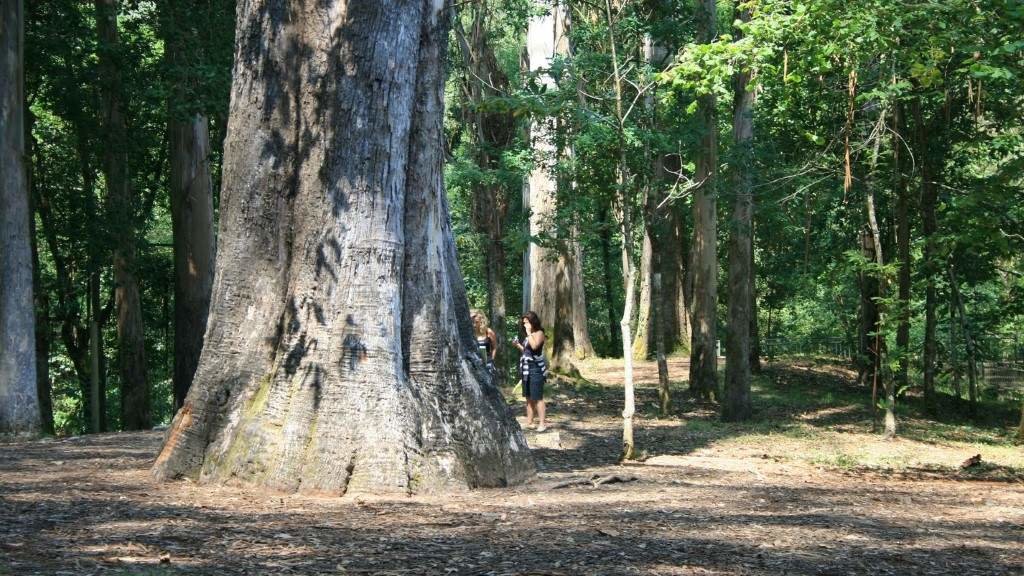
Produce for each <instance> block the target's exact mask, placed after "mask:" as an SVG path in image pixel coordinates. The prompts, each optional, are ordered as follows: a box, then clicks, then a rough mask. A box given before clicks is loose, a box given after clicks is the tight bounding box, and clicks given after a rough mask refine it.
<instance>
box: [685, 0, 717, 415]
mask: <svg viewBox="0 0 1024 576" xmlns="http://www.w3.org/2000/svg"><path fill="white" fill-rule="evenodd" d="M697 20H698V33H697V36H698V38H697V41H698V42H700V43H703V44H708V43H711V42H712V41H713V40H714V38H715V35H716V34H717V28H718V26H717V22H716V20H717V6H716V0H699V2H698V8H697ZM715 106H716V101H715V95H714V94H705V95H702V96H700V98H699V103H698V112H697V114H698V117H699V119H700V120H699V122H700V126H701V131H702V134H701V139H700V147H699V154H698V157H697V171H696V178H697V182H699V183H700V184H699V186H698V187H697V189H696V190H695V191H694V195H693V244H692V246H691V248H690V249H691V258H690V260H691V264H690V268H691V271H692V274H693V321H692V322H691V323H690V327H691V330H692V335H691V338H690V393H691V394H693V395H694V396H695V397H698V398H702V399H705V400H710V399H711V398H713V397H715V396H717V394H718V351H717V307H718V255H717V254H718V246H717V244H718V216H717V213H716V207H715V206H716V203H717V196H718V192H717V187H718V182H717V181H718V126H717V123H716V120H715Z"/></svg>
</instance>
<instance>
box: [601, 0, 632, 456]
mask: <svg viewBox="0 0 1024 576" xmlns="http://www.w3.org/2000/svg"><path fill="white" fill-rule="evenodd" d="M604 6H605V23H606V24H607V25H608V45H609V47H610V48H611V56H612V85H613V87H614V91H615V120H616V127H617V129H618V134H617V136H618V165H617V166H616V170H615V172H616V175H617V182H616V184H617V186H616V187H617V194H618V198H617V200H618V217H619V218H618V219H619V230H620V232H621V233H622V276H623V283H624V284H625V293H626V305H625V306H624V307H623V310H622V319H621V320H620V321H619V330H620V332H621V334H622V361H623V396H624V401H623V408H622V456H621V458H622V460H632V459H633V458H635V457H636V444H635V442H634V440H633V416H634V415H635V413H636V399H635V396H634V390H633V355H632V354H631V350H630V348H631V347H632V342H633V339H632V338H631V337H630V322H632V320H633V305H634V302H635V300H636V281H637V267H636V265H635V262H636V259H635V257H634V255H633V199H632V198H631V197H630V194H629V184H630V182H629V165H628V164H627V163H626V126H625V115H624V112H623V95H622V84H623V79H622V70H621V69H620V67H619V56H618V49H617V47H616V45H615V19H614V16H613V11H612V3H611V0H605V5H604Z"/></svg>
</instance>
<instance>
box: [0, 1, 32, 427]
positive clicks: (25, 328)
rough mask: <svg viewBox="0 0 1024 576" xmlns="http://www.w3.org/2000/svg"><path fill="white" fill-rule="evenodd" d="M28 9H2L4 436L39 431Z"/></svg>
mask: <svg viewBox="0 0 1024 576" xmlns="http://www.w3.org/2000/svg"><path fill="white" fill-rule="evenodd" d="M24 14H25V12H24V6H23V4H22V2H21V0H5V1H4V2H3V3H2V4H0V434H7V433H24V434H35V433H38V432H39V430H40V419H39V398H38V392H37V390H36V385H37V384H36V358H35V318H34V311H33V307H32V245H31V240H30V237H29V233H30V229H29V218H30V217H31V213H30V212H29V195H28V182H27V180H26V174H25V116H24V114H25V94H24V72H23V71H24V68H23V66H24V53H25V48H24Z"/></svg>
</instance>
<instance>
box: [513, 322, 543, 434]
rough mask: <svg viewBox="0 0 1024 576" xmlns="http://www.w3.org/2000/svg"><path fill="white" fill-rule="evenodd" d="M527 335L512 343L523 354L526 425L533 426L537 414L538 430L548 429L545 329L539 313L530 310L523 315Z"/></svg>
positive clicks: (521, 367) (521, 368)
mask: <svg viewBox="0 0 1024 576" xmlns="http://www.w3.org/2000/svg"><path fill="white" fill-rule="evenodd" d="M522 322H523V330H524V331H525V332H526V336H525V337H523V339H522V340H513V341H512V343H513V344H515V347H516V348H518V349H519V351H520V352H521V353H522V355H521V356H520V357H519V374H520V375H521V376H522V379H523V397H524V398H526V427H527V428H533V418H534V415H536V416H537V419H538V424H537V432H543V431H545V430H547V426H546V425H545V423H544V381H545V380H546V378H547V373H548V363H547V360H546V359H545V358H544V342H545V340H546V339H545V337H544V329H543V328H542V327H541V323H540V318H538V317H537V313H536V312H534V311H532V310H531V311H529V312H527V313H526V314H523V317H522Z"/></svg>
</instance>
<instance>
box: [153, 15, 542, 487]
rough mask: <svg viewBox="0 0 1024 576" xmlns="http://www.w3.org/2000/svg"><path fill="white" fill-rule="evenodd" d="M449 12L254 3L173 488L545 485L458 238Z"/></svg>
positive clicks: (170, 455) (244, 20)
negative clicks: (447, 142) (450, 156)
mask: <svg viewBox="0 0 1024 576" xmlns="http://www.w3.org/2000/svg"><path fill="white" fill-rule="evenodd" d="M445 15H446V12H445V11H444V6H443V5H442V3H439V2H436V1H434V0H431V1H429V2H428V1H424V0H409V1H396V0H389V1H381V2H366V3H361V2H356V3H347V2H343V1H341V0H334V1H326V2H325V1H324V0H305V1H303V2H295V1H292V2H286V1H284V0H275V1H269V2H265V3H261V4H255V3H243V4H240V5H239V10H238V31H239V34H238V43H237V45H236V51H235V55H236V56H235V67H234V79H233V87H232V98H231V112H230V119H229V128H228V134H229V136H228V139H227V141H226V143H225V159H224V178H223V181H224V186H223V193H222V201H221V207H222V209H221V214H222V217H221V221H220V234H219V236H218V258H217V263H216V274H215V277H216V281H215V283H214V291H213V299H212V302H211V307H210V321H209V324H208V327H207V333H206V342H205V344H204V347H203V352H202V356H201V358H200V362H199V367H198V369H197V371H196V377H195V380H194V381H193V384H192V388H191V390H189V394H188V397H187V398H186V401H185V405H184V406H183V407H182V409H181V410H180V411H179V412H178V414H177V415H176V416H175V419H174V422H173V423H172V426H171V429H170V430H169V432H168V435H167V439H166V442H165V444H164V448H163V450H162V451H161V453H160V456H159V457H158V458H157V461H156V463H155V465H154V473H155V474H156V475H157V477H159V478H174V477H179V476H189V477H198V478H199V479H200V480H205V481H222V482H242V483H249V484H259V485H264V486H270V487H273V488H276V489H281V490H287V491H303V492H315V493H331V494H338V493H343V492H346V491H373V492H405V493H411V492H421V491H430V490H439V489H450V488H458V487H465V486H500V485H506V484H513V483H517V482H521V481H524V480H526V479H527V478H529V477H530V476H531V474H532V472H533V465H532V462H531V459H530V456H529V452H528V449H527V446H526V443H525V441H524V440H523V436H522V433H521V431H520V430H519V428H518V426H517V425H516V423H515V420H514V419H513V418H512V416H511V414H510V412H509V411H508V408H507V406H506V405H505V403H504V401H503V400H502V397H501V395H500V393H499V391H498V389H497V388H496V387H495V386H494V385H493V383H492V382H491V381H490V379H489V378H488V376H487V373H486V371H485V370H484V367H483V365H482V363H481V361H480V359H479V357H478V356H477V354H476V345H475V342H474V341H473V334H472V328H471V326H470V324H469V310H468V304H467V301H466V297H465V288H464V286H463V284H462V280H461V276H460V274H459V270H458V263H457V261H456V258H455V246H454V241H453V238H452V232H451V228H450V226H449V224H448V207H447V203H446V200H445V195H444V189H443V182H442V153H443V146H442V144H443V134H442V109H443V101H442V99H443V85H444V68H443V66H444V63H443V57H444V51H445V45H446V43H445V40H446V31H447V29H448V26H447V22H446V18H445Z"/></svg>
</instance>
